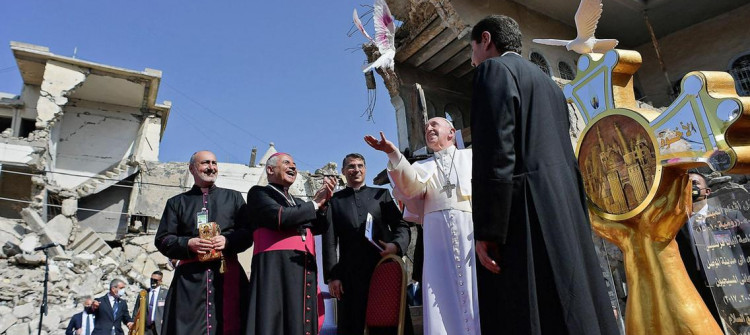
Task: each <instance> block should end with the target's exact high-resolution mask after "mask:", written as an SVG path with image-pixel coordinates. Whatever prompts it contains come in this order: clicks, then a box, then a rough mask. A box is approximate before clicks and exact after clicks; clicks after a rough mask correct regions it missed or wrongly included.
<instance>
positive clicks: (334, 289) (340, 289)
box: [328, 279, 344, 300]
mask: <svg viewBox="0 0 750 335" xmlns="http://www.w3.org/2000/svg"><path fill="white" fill-rule="evenodd" d="M328 292H330V293H331V296H332V297H334V298H336V299H339V300H341V296H342V295H343V294H344V286H343V285H341V281H340V280H338V279H334V280H331V281H330V282H329V283H328Z"/></svg>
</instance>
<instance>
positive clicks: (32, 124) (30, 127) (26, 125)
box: [18, 119, 36, 137]
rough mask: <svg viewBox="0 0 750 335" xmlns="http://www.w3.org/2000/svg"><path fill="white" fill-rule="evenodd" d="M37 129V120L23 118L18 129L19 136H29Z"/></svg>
mask: <svg viewBox="0 0 750 335" xmlns="http://www.w3.org/2000/svg"><path fill="white" fill-rule="evenodd" d="M34 130H36V120H34V119H21V127H19V130H18V137H29V134H31V132H32V131H34Z"/></svg>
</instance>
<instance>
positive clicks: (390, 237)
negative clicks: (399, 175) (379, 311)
mask: <svg viewBox="0 0 750 335" xmlns="http://www.w3.org/2000/svg"><path fill="white" fill-rule="evenodd" d="M366 171H367V168H366V166H365V159H364V157H363V156H362V155H360V154H349V155H347V156H346V157H345V158H344V162H343V165H342V168H341V172H342V173H343V174H344V176H345V177H346V182H347V187H346V188H345V189H343V190H341V191H338V192H336V193H335V194H334V195H333V197H331V200H330V201H329V202H328V212H327V214H326V218H327V220H328V230H327V231H326V233H325V234H324V235H323V275H324V277H325V280H326V282H327V283H328V287H329V291H330V292H331V295H333V296H334V297H336V298H338V299H339V300H338V303H337V306H336V307H337V308H336V310H337V328H336V329H337V332H338V334H342V335H344V334H362V333H363V332H364V326H365V314H366V311H367V294H368V291H369V287H370V278H371V277H372V273H373V271H374V270H375V265H376V264H377V263H378V261H379V260H380V259H381V258H382V257H383V256H385V255H387V254H397V255H399V256H402V255H403V254H404V253H405V252H406V250H407V247H408V246H409V241H410V237H411V233H410V230H409V224H408V223H407V222H406V221H404V220H403V218H402V215H401V211H400V210H399V209H398V207H397V206H396V203H395V202H394V201H393V198H391V194H390V192H389V191H388V190H387V189H385V188H377V187H368V186H366V185H365V175H366ZM368 215H369V216H370V217H371V219H372V220H371V221H372V230H371V233H372V235H371V237H372V240H373V242H374V243H378V244H379V246H380V247H381V248H383V250H382V252H381V251H380V250H379V249H378V248H377V247H376V246H375V245H373V244H372V242H370V241H369V240H368V239H367V238H366V237H365V225H366V222H367V218H368ZM337 246H338V255H337V253H336V247H337ZM337 256H338V257H337ZM408 316H409V315H408V310H407V318H408ZM408 319H409V320H410V318H408ZM407 328H409V327H407ZM409 333H411V332H409Z"/></svg>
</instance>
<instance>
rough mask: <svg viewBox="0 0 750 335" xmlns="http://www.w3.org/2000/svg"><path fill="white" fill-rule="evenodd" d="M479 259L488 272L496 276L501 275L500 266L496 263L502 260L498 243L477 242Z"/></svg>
mask: <svg viewBox="0 0 750 335" xmlns="http://www.w3.org/2000/svg"><path fill="white" fill-rule="evenodd" d="M477 257H479V262H480V263H482V265H483V266H484V267H485V268H487V270H490V271H491V272H492V273H495V274H497V273H500V265H497V262H496V260H498V261H499V260H500V249H499V248H498V246H497V243H494V242H487V241H477Z"/></svg>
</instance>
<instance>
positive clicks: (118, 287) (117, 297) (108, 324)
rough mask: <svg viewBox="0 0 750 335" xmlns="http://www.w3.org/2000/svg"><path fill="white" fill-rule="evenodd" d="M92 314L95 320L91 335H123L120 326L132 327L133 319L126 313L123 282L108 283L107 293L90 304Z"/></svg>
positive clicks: (117, 280) (114, 280)
mask: <svg viewBox="0 0 750 335" xmlns="http://www.w3.org/2000/svg"><path fill="white" fill-rule="evenodd" d="M91 306H92V309H93V312H94V313H93V314H94V317H95V319H96V322H95V323H94V331H92V332H91V335H123V334H124V332H123V331H122V326H121V325H120V323H122V324H123V325H126V326H127V327H128V329H130V328H131V327H133V319H132V318H130V313H128V303H127V302H126V301H125V282H124V281H122V280H120V279H113V280H112V281H111V282H110V283H109V292H107V294H105V295H104V296H103V297H101V298H97V299H96V300H94V302H93V303H92V305H91Z"/></svg>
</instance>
